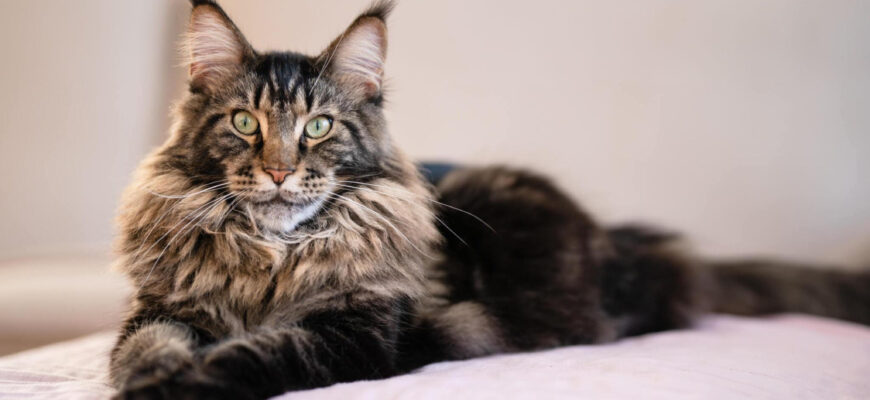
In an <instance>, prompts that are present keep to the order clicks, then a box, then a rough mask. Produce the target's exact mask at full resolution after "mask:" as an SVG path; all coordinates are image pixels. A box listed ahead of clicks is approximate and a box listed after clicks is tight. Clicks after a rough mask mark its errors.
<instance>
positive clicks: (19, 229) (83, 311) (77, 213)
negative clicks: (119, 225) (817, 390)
mask: <svg viewBox="0 0 870 400" xmlns="http://www.w3.org/2000/svg"><path fill="white" fill-rule="evenodd" d="M367 3H368V1H367V0H355V1H348V0H317V1H314V0H309V1H294V0H269V1H244V0H223V1H221V4H222V5H223V6H224V8H225V9H226V11H227V12H228V14H229V15H230V16H231V17H232V18H233V19H234V20H235V22H236V23H237V24H238V25H239V27H240V28H241V29H242V31H243V32H244V33H245V34H246V36H247V38H248V39H249V41H250V42H251V43H252V44H253V45H254V46H255V47H257V48H258V49H261V50H268V49H295V50H298V51H302V52H307V53H311V54H316V53H319V52H320V50H321V49H322V48H323V47H325V46H326V45H327V44H328V43H329V42H330V41H331V40H332V39H333V38H334V37H336V36H337V35H338V34H340V33H341V32H342V31H343V29H344V28H345V27H346V26H347V24H348V23H349V22H350V21H352V19H353V18H354V17H355V15H356V14H357V13H358V12H359V11H360V10H362V9H363V8H365V6H366V5H367ZM188 14H189V6H188V4H187V2H186V1H182V0H151V1H117V0H79V1H76V2H70V1H65V0H45V1H39V2H34V1H27V0H4V1H2V2H0V51H2V54H3V55H4V57H3V61H2V62H0V89H2V90H0V179H2V186H0V187H2V189H0V193H2V194H0V221H2V224H0V354H4V353H9V352H12V351H16V350H20V349H23V348H27V347H30V346H35V345H38V344H42V343H47V342H51V341H55V340H60V339H63V338H68V337H73V336H77V335H81V334H84V333H87V332H92V331H97V330H105V329H112V328H114V327H115V326H116V325H117V323H118V321H119V320H120V318H121V312H122V310H123V307H124V306H123V304H124V298H125V293H127V291H128V289H127V287H126V285H125V283H124V280H123V279H122V278H121V277H120V276H119V275H117V274H116V273H114V272H111V271H110V270H109V263H110V260H111V241H112V237H113V223H112V219H113V216H114V213H115V208H116V205H117V202H118V198H119V195H120V193H121V190H122V189H123V187H124V185H125V184H126V183H127V181H128V179H129V176H130V174H131V172H132V171H133V169H134V168H135V166H136V165H137V163H138V162H139V160H140V159H141V158H142V157H143V156H144V155H145V154H146V153H147V152H148V151H149V150H151V149H153V148H154V147H155V146H156V145H158V144H159V143H161V142H162V141H163V140H164V139H165V138H166V137H167V134H168V127H169V123H170V122H169V119H168V115H169V109H170V105H171V103H172V101H173V100H174V99H177V98H178V97H179V96H180V94H181V93H182V92H183V91H184V82H185V78H186V75H185V74H186V70H185V68H184V67H183V66H180V57H179V56H178V53H177V51H176V44H177V42H178V39H179V36H180V34H181V32H182V31H183V30H184V28H185V23H186V20H187V17H188ZM868 21H870V2H866V1H860V0H824V1H821V0H815V1H810V0H706V1H695V0H649V1H644V2H637V1H630V0H608V1H603V0H601V1H568V0H565V1H558V0H537V1H533V2H530V1H505V0H497V1H496V0H487V1H484V0H476V1H468V0H440V1H428V2H423V1H401V2H400V3H399V5H398V7H397V9H396V11H395V13H394V14H393V15H392V18H391V20H390V24H389V28H390V34H389V36H390V48H389V54H388V61H387V75H388V86H389V90H390V92H389V96H388V101H389V103H388V105H387V107H388V111H387V113H388V119H389V122H390V124H391V125H390V126H391V130H392V133H393V135H394V136H395V137H396V140H397V141H398V142H399V143H400V144H401V145H402V146H403V147H404V148H405V149H406V150H407V152H409V153H410V154H411V155H412V156H414V157H415V158H417V159H426V160H447V161H455V162H462V163H469V164H484V163H506V164H512V165H520V166H527V167H533V168H535V169H538V170H540V171H544V172H546V173H547V174H549V175H550V176H552V177H554V178H555V179H556V180H557V181H558V183H559V184H560V185H561V186H562V187H564V188H565V189H566V190H568V191H569V192H570V193H572V194H573V195H574V196H576V197H577V198H578V199H580V200H581V201H582V202H583V204H584V205H585V206H586V207H587V208H588V209H589V210H591V211H592V212H594V213H595V215H596V216H597V217H598V219H600V220H601V221H603V222H606V223H613V222H620V221H630V220H643V221H650V222H653V223H659V224H662V225H665V226H668V227H672V228H674V229H676V230H678V231H681V232H683V233H685V234H686V235H687V236H689V237H690V238H691V239H692V243H693V245H694V247H695V248H696V249H697V250H698V251H700V252H703V253H705V254H709V255H713V256H722V257H725V256H743V255H768V256H777V257H782V258H788V259H795V260H806V261H813V262H820V263H829V264H837V265H842V266H844V267H855V266H858V265H859V264H860V263H861V262H862V260H864V261H866V260H870V177H868V172H870V168H868V162H870V161H868V160H870V112H868V111H870V39H868V38H870V24H868Z"/></svg>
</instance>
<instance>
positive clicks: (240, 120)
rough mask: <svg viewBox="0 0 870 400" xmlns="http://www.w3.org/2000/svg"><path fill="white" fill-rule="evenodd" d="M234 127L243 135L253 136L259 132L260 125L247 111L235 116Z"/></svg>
mask: <svg viewBox="0 0 870 400" xmlns="http://www.w3.org/2000/svg"><path fill="white" fill-rule="evenodd" d="M233 125H234V126H235V127H236V130H238V131H239V133H241V134H243V135H253V134H254V133H256V132H257V128H258V127H259V123H258V122H257V119H256V118H254V116H253V115H252V114H251V113H249V112H247V111H239V112H237V113H235V115H233Z"/></svg>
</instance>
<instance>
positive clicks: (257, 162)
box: [111, 0, 870, 399]
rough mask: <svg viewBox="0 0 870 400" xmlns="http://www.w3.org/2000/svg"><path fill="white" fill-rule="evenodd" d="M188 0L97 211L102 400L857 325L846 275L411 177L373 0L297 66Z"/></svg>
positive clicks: (551, 204)
mask: <svg viewBox="0 0 870 400" xmlns="http://www.w3.org/2000/svg"><path fill="white" fill-rule="evenodd" d="M192 3H193V10H192V14H191V17H190V23H189V28H188V32H187V38H186V51H187V54H188V55H189V69H190V80H189V90H188V91H187V93H186V94H185V97H184V98H183V99H182V100H181V102H180V103H179V104H178V105H177V108H176V110H175V124H174V126H173V128H172V133H171V136H170V137H169V139H168V140H167V142H166V143H165V144H164V145H163V146H162V147H160V148H159V149H157V150H156V151H155V152H154V153H152V154H151V155H150V156H149V157H148V158H147V159H146V160H145V161H144V162H143V163H142V165H141V167H140V168H139V170H138V172H137V176H136V178H135V181H134V182H133V183H132V184H131V185H130V187H129V188H128V190H127V192H126V193H125V195H124V199H123V205H122V207H121V212H120V217H119V221H120V231H121V234H120V238H119V246H118V247H119V252H120V256H119V258H118V262H117V265H118V267H119V268H120V269H122V270H123V271H124V272H125V273H126V274H127V275H128V276H129V278H130V279H131V281H132V282H133V285H134V287H135V288H136V289H137V291H136V293H135V295H134V299H133V301H132V305H131V310H130V315H129V317H128V318H127V320H126V322H125V324H124V326H123V328H122V331H121V334H120V337H119V339H118V342H117V345H116V347H115V348H114V350H113V352H112V360H111V378H112V381H113V383H114V385H115V386H116V387H117V388H118V390H119V393H118V396H119V397H120V398H165V399H184V398H231V399H245V398H265V397H268V396H271V395H277V394H280V393H282V392H284V391H288V390H296V389H304V388H313V387H319V386H325V385H329V384H332V383H335V382H344V381H352V380H358V379H372V378H382V377H388V376H391V375H395V374H398V373H402V372H406V371H410V370H413V369H415V368H417V367H420V366H422V365H425V364H427V363H431V362H436V361H441V360H451V359H464V358H470V357H477V356H483V355H487V354H494V353H500V352H515V351H526V350H535V349H543V348H550V347H554V346H563V345H570V344H581V343H587V344H588V343H600V342H607V341H612V340H615V339H618V338H620V337H624V336H627V335H634V334H640V333H644V332H652V331H658V330H664V329H673V328H680V327H686V326H688V325H689V324H690V323H691V321H692V318H693V317H694V316H695V315H697V314H698V313H701V312H705V311H710V310H713V311H719V312H731V313H737V314H761V313H770V312H778V311H786V310H791V311H801V312H809V313H816V314H821V315H828V316H834V317H839V318H844V319H849V320H853V321H858V322H862V323H865V324H870V276H868V275H867V274H864V273H847V272H834V271H820V270H811V269H805V268H799V267H796V266H785V265H778V264H776V263H769V262H760V261H759V262H754V261H736V262H715V263H714V262H705V261H703V260H701V259H698V258H696V257H692V256H691V255H689V254H687V253H685V252H683V251H681V250H680V249H679V248H677V247H676V246H674V244H675V243H676V242H677V238H676V237H674V236H673V235H670V234H667V233H663V232H660V231H657V230H654V229H650V228H643V227H636V226H635V227H619V228H609V229H608V228H604V227H602V226H600V225H599V224H597V223H596V222H595V220H594V219H593V218H592V217H590V216H589V215H588V214H586V213H585V212H584V211H582V210H581V209H580V208H579V207H578V205H577V204H576V203H575V202H574V201H573V200H572V199H569V198H568V197H567V196H566V195H564V194H563V193H562V192H561V191H560V190H559V189H558V188H556V187H555V186H554V185H553V184H551V183H550V182H549V181H548V180H546V179H545V178H543V177H540V176H538V175H536V174H534V173H530V172H526V171H523V170H518V169H512V168H506V167H488V168H456V169H454V170H453V171H451V172H449V173H447V174H446V176H444V177H441V178H439V179H438V180H437V184H435V185H432V184H430V183H429V182H427V181H426V180H425V179H423V178H422V176H421V174H420V172H419V171H418V168H417V166H416V165H415V164H414V163H412V162H411V160H409V159H408V158H407V157H406V156H405V155H404V154H403V153H402V152H401V151H400V150H399V149H397V148H396V147H395V145H394V143H393V142H392V140H391V139H390V136H389V134H388V132H387V129H386V125H385V122H384V116H383V112H382V111H383V108H382V107H383V99H384V94H383V85H382V82H383V76H384V58H385V55H386V48H387V31H386V17H387V14H388V13H389V10H390V3H386V2H380V3H376V4H375V5H374V6H372V7H371V8H370V9H369V10H368V11H365V12H364V13H363V14H361V15H360V16H359V17H358V18H357V19H356V20H355V21H353V23H352V24H351V25H350V27H348V28H347V30H346V31H345V32H344V33H343V34H341V35H340V36H339V37H338V38H336V39H335V40H334V41H333V42H332V43H331V44H330V45H329V46H328V47H327V48H326V49H325V50H324V51H323V52H322V53H321V54H319V55H317V56H313V57H309V56H305V55H301V54H297V53H292V52H273V53H261V52H257V51H255V50H254V49H253V47H251V45H250V44H249V43H248V42H247V41H246V40H245V38H244V36H243V35H242V33H241V32H240V31H239V29H238V28H237V27H236V26H235V25H234V24H233V22H231V20H230V19H229V18H228V16H227V15H226V14H225V13H224V12H223V11H222V10H221V8H220V7H219V6H218V5H217V4H215V3H214V2H212V1H207V0H194V1H193V2H192ZM445 118H449V116H445ZM420 129H426V127H420ZM398 134H399V135H401V132H399V133H398ZM493 134H495V133H493Z"/></svg>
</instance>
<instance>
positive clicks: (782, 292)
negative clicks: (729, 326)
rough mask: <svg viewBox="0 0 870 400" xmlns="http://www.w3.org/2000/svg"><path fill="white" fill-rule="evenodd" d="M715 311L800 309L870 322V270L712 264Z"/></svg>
mask: <svg viewBox="0 0 870 400" xmlns="http://www.w3.org/2000/svg"><path fill="white" fill-rule="evenodd" d="M704 269H705V270H706V272H707V277H708V278H709V281H708V282H710V284H711V286H710V287H711V290H710V292H711V293H710V297H709V298H708V300H709V301H710V302H711V307H712V311H714V312H721V313H727V314H737V315H763V314H773V313H781V312H799V313H807V314H814V315H819V316H824V317H831V318H838V319H842V320H847V321H853V322H858V323H861V324H865V325H870V271H844V270H837V269H833V268H820V267H815V266H814V267H810V266H807V265H800V264H792V263H784V262H774V261H767V260H741V261H716V262H709V263H707V264H706V268H704Z"/></svg>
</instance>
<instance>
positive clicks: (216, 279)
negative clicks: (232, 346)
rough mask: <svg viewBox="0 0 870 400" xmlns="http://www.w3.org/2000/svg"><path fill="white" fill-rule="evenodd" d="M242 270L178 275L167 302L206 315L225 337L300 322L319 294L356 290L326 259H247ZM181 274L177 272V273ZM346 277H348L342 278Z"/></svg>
mask: <svg viewBox="0 0 870 400" xmlns="http://www.w3.org/2000/svg"><path fill="white" fill-rule="evenodd" d="M249 261H250V262H249V264H247V265H246V266H245V268H231V266H227V265H220V264H218V263H215V264H212V265H210V266H201V268H199V269H198V270H197V272H196V273H195V274H193V275H192V276H191V275H190V274H188V275H185V276H184V277H183V278H182V277H177V278H176V280H177V281H181V282H182V284H179V285H176V286H175V289H174V290H173V292H172V294H171V295H169V296H167V299H168V300H169V301H170V303H174V304H177V305H183V306H184V307H187V308H190V309H192V310H195V313H196V314H199V315H208V316H209V319H211V320H212V321H211V322H212V323H214V324H216V325H217V326H222V327H223V328H225V329H226V333H239V332H242V331H248V330H250V329H252V328H254V327H257V326H262V325H269V324H274V323H292V322H293V321H296V320H299V319H301V318H303V317H304V316H305V315H306V313H307V312H308V311H309V309H310V308H311V304H312V303H316V302H318V299H320V298H322V297H323V296H328V295H330V294H331V293H337V292H340V291H345V290H347V289H348V288H350V287H353V286H355V285H354V283H353V282H351V281H349V280H348V279H340V278H337V277H336V276H335V274H334V272H335V271H336V266H335V265H331V264H330V263H329V262H328V261H325V260H322V259H320V260H317V259H309V260H306V259H298V258H294V257H290V256H288V257H283V258H281V259H280V262H278V263H276V262H275V260H269V259H259V260H249ZM179 271H180V270H179ZM346 278H347V277H346Z"/></svg>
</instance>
